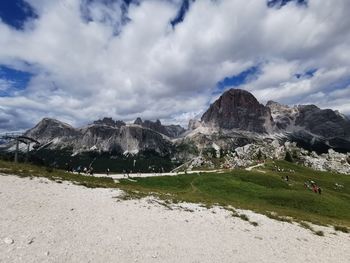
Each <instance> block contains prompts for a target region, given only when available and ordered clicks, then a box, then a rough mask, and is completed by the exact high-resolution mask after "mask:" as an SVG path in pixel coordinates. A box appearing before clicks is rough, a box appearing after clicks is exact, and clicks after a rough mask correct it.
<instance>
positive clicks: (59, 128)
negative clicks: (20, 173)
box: [7, 89, 350, 162]
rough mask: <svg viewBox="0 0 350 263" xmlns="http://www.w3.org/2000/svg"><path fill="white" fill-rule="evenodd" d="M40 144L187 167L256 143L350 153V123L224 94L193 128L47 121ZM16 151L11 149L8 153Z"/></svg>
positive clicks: (241, 93)
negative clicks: (206, 155) (155, 158)
mask: <svg viewBox="0 0 350 263" xmlns="http://www.w3.org/2000/svg"><path fill="white" fill-rule="evenodd" d="M25 135H26V136H28V137H32V138H34V139H36V140H38V141H39V142H40V149H46V150H63V149H64V150H68V151H71V154H72V155H79V154H81V153H84V152H100V153H111V154H112V153H113V154H119V155H123V154H124V155H125V154H133V155H137V154H140V153H142V152H145V151H146V152H147V151H151V152H154V153H156V154H157V155H159V156H167V157H169V158H172V159H178V160H181V161H182V162H185V161H188V160H190V159H191V158H194V157H196V156H200V155H202V153H203V152H205V151H208V150H214V151H221V152H226V153H227V152H230V151H234V150H235V149H236V148H237V147H242V146H245V145H247V144H252V143H265V144H266V143H268V142H271V141H273V140H277V141H278V142H280V143H282V144H283V143H285V142H295V143H296V144H297V146H299V147H301V148H304V149H306V150H309V151H315V152H317V153H319V154H320V153H326V152H328V150H329V149H334V150H335V151H337V152H343V153H346V152H350V120H349V118H348V117H346V116H344V115H342V114H341V113H339V112H338V111H333V110H331V109H320V108H318V107H317V106H315V105H297V106H292V107H291V106H287V105H282V104H279V103H278V102H274V101H269V102H268V103H267V104H266V105H263V104H261V103H260V102H259V101H258V100H257V99H256V98H255V97H254V95H253V94H251V93H250V92H248V91H246V90H241V89H230V90H227V91H225V92H224V93H223V94H222V95H221V96H220V97H219V98H218V99H217V100H216V101H215V102H214V103H213V104H211V105H210V107H209V108H208V110H207V111H206V112H205V113H204V114H203V115H202V117H201V119H199V120H191V121H190V122H189V125H188V128H187V129H184V128H183V127H181V126H179V125H163V124H162V123H161V122H160V121H159V120H157V121H150V120H145V121H143V120H142V119H141V118H137V119H136V120H135V121H134V123H125V122H123V121H120V120H117V121H115V120H113V119H112V118H103V119H101V120H97V121H94V122H92V123H91V124H89V125H87V126H85V127H81V128H75V127H72V126H71V125H69V124H66V123H63V122H60V121H58V120H54V119H50V118H44V119H43V120H41V121H40V122H39V123H38V124H37V125H36V126H35V127H33V128H32V129H29V130H28V131H26V133H25ZM9 149H12V150H13V145H7V150H9Z"/></svg>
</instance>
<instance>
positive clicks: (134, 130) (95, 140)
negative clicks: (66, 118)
mask: <svg viewBox="0 0 350 263" xmlns="http://www.w3.org/2000/svg"><path fill="white" fill-rule="evenodd" d="M108 123H109V124H111V123H110V122H108ZM109 124H106V122H103V123H101V122H99V123H98V124H97V123H96V122H95V124H92V125H89V126H87V127H84V128H81V129H76V128H73V127H72V126H70V125H68V124H65V123H62V122H60V121H57V120H54V119H48V118H45V119H43V120H42V121H41V122H39V123H38V124H37V125H36V126H35V127H34V128H33V129H30V130H28V131H27V132H26V135H27V136H29V137H32V138H34V139H36V140H38V141H39V142H40V143H41V145H43V146H45V147H47V148H50V149H60V148H71V149H73V151H74V152H81V151H89V150H94V151H105V152H110V151H117V152H120V153H138V152H140V151H145V150H153V151H155V152H158V153H159V154H161V155H167V154H169V153H170V152H171V151H172V144H171V142H170V141H168V140H166V139H165V138H164V137H163V136H162V135H161V134H159V133H158V132H156V131H153V130H150V129H146V128H143V127H140V126H137V125H125V124H124V125H117V124H118V123H116V122H115V123H114V124H113V125H109Z"/></svg>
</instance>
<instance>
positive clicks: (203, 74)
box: [0, 0, 350, 129]
mask: <svg viewBox="0 0 350 263" xmlns="http://www.w3.org/2000/svg"><path fill="white" fill-rule="evenodd" d="M27 2H28V3H29V4H30V5H31V6H32V7H33V8H34V9H35V11H36V13H37V14H38V18H36V19H32V20H30V21H27V22H26V24H25V25H24V27H23V30H18V29H15V28H12V27H10V26H8V25H7V24H5V23H4V22H1V21H0V46H1V47H3V48H1V49H0V64H4V65H7V66H9V67H13V68H15V69H17V70H23V71H30V72H31V73H32V74H33V77H32V79H31V80H30V82H29V84H28V86H27V87H26V89H24V90H22V91H20V92H16V94H15V95H14V96H10V97H0V118H1V119H3V120H11V121H9V122H10V123H11V124H7V125H6V126H4V125H3V124H2V123H5V122H1V123H0V128H6V129H10V128H13V129H18V128H19V127H21V128H26V127H25V126H26V125H27V127H29V126H31V125H32V124H33V123H35V122H37V121H38V120H40V119H41V118H42V117H44V116H50V117H56V118H58V119H61V120H63V121H66V122H69V123H72V124H73V125H83V124H86V123H87V122H89V121H92V120H94V119H96V118H100V117H103V116H112V117H114V118H117V119H123V120H132V119H135V118H136V117H137V116H141V117H142V118H144V119H147V118H148V119H156V118H159V119H161V120H163V121H165V122H168V123H170V122H178V123H181V124H185V123H186V122H187V121H188V118H190V117H193V116H196V115H197V114H198V113H200V112H202V111H203V110H204V109H205V108H206V107H207V106H208V103H210V102H211V101H212V100H213V99H214V98H215V97H216V96H217V83H218V82H219V81H221V80H222V79H224V78H225V77H228V76H234V75H238V74H239V73H240V72H242V71H245V70H247V69H249V68H250V67H252V66H258V67H259V71H258V73H257V75H256V76H254V77H252V78H251V79H250V80H249V81H248V82H247V83H244V84H242V88H245V89H247V90H249V91H252V92H253V94H254V95H256V96H257V97H258V99H260V100H261V101H263V102H265V101H267V100H269V99H275V100H279V101H281V102H283V103H288V104H298V103H304V102H305V103H319V104H320V106H325V107H332V108H335V109H339V110H341V111H343V112H344V113H350V102H349V101H350V100H346V98H347V99H349V98H350V97H349V93H348V92H347V91H346V90H347V89H348V88H347V87H348V84H349V83H348V81H349V79H350V72H349V71H350V65H349V64H350V47H349V45H350V32H349V28H350V17H349V16H348V15H347V10H349V8H350V2H349V1H348V0H310V1H308V4H307V5H299V4H297V3H296V2H298V1H290V2H288V3H287V4H286V5H284V6H283V7H281V6H279V7H278V8H277V7H272V8H271V7H268V5H267V1H256V0H219V1H212V0H201V1H190V3H191V4H190V5H189V8H188V10H187V11H186V15H185V16H184V19H183V21H182V22H180V23H178V24H176V26H173V25H172V24H171V21H173V19H174V18H176V17H177V16H178V12H179V10H180V9H181V6H182V4H183V3H182V1H179V0H173V1H170V0H168V1H166V0H143V1H131V3H130V4H129V5H126V4H125V2H124V1H121V0H108V1H107V0H89V1H87V0H60V1H46V0H27ZM285 2H287V1H285ZM313 69H316V71H315V73H313V74H309V75H308V74H304V73H305V72H308V71H310V70H313ZM298 74H299V75H298ZM298 76H299V77H298ZM2 81H3V80H2ZM1 83H3V82H0V86H1V85H2V86H5V85H6V84H1ZM227 88H229V87H227ZM335 102H337V103H335ZM11 125H12V126H11Z"/></svg>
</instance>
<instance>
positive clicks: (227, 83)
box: [217, 66, 260, 92]
mask: <svg viewBox="0 0 350 263" xmlns="http://www.w3.org/2000/svg"><path fill="white" fill-rule="evenodd" d="M259 71H260V68H259V66H253V67H251V68H249V69H247V70H245V71H242V72H241V73H239V74H238V75H234V76H231V77H226V78H224V79H223V80H221V81H219V82H218V83H217V88H218V89H219V91H220V92H221V91H222V90H224V89H225V88H226V87H238V86H240V85H242V84H245V83H247V82H249V81H250V80H251V79H252V78H253V77H255V76H256V75H257V74H259Z"/></svg>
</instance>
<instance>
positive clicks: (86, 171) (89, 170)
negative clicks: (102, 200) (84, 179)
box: [76, 166, 94, 175]
mask: <svg viewBox="0 0 350 263" xmlns="http://www.w3.org/2000/svg"><path fill="white" fill-rule="evenodd" d="M76 172H77V173H78V174H80V173H84V174H90V175H94V168H93V167H92V166H90V167H86V166H85V167H84V168H83V169H81V166H78V168H77V170H76Z"/></svg>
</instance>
